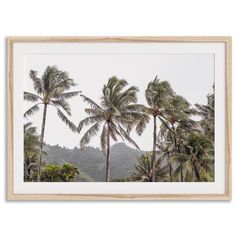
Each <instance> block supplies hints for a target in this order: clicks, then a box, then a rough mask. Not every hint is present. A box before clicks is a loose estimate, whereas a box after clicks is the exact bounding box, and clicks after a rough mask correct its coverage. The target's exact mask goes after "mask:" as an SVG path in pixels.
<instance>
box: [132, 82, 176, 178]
mask: <svg viewBox="0 0 236 236" xmlns="http://www.w3.org/2000/svg"><path fill="white" fill-rule="evenodd" d="M172 95H173V90H172V88H171V86H170V84H169V82H167V81H160V80H159V79H158V78H157V77H156V78H155V79H154V80H153V81H152V82H150V83H149V84H148V86H147V89H146V90H145V97H146V101H147V104H148V106H146V107H145V108H144V109H143V113H144V114H146V116H143V118H142V119H141V120H140V122H139V123H138V125H137V127H136V131H137V133H138V134H139V135H141V134H142V132H143V131H144V129H145V127H146V124H147V123H148V122H149V120H150V117H152V119H153V150H152V154H153V157H152V163H151V166H152V181H153V182H154V181H155V167H156V165H155V162H156V156H157V118H159V119H160V121H161V122H163V121H164V119H163V116H164V111H165V109H166V107H167V105H168V100H169V98H170V97H171V96H172Z"/></svg>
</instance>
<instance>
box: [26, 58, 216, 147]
mask: <svg viewBox="0 0 236 236" xmlns="http://www.w3.org/2000/svg"><path fill="white" fill-rule="evenodd" d="M48 65H50V66H53V65H56V66H57V67H58V69H60V70H65V71H67V72H68V73H69V75H70V77H71V78H73V79H74V80H75V82H76V83H77V84H78V85H77V86H76V87H74V88H73V89H71V91H73V90H82V93H83V94H84V95H86V96H88V97H90V98H91V99H93V100H95V101H96V102H99V98H100V96H101V90H102V87H103V85H104V84H105V83H106V82H107V81H108V78H109V77H112V76H117V77H118V78H120V79H126V80H127V81H128V83H129V85H135V86H137V87H138V88H139V90H140V92H139V93H138V103H142V104H146V101H145V96H144V92H145V89H146V87H147V84H148V83H149V82H150V81H152V80H153V79H154V78H155V76H156V75H158V77H159V78H160V79H161V80H167V81H169V83H170V84H171V86H172V88H173V89H174V91H175V92H176V93H177V94H179V95H181V96H183V97H185V98H186V99H187V100H188V101H189V102H190V103H191V104H192V105H193V104H195V103H200V104H206V102H207V99H206V96H207V94H208V93H210V92H212V85H213V83H214V56H213V55H210V54H199V55H198V54H174V55H172V54H166V55H164V54H159V55H150V54H140V55H132V54H123V55H121V54H114V55H109V54H96V55H78V54H75V55H73V54H58V55H50V54H48V55H40V54H39V55H26V56H25V58H24V91H28V92H33V93H34V90H33V84H32V81H31V79H29V76H28V74H29V71H30V70H31V69H32V70H36V71H38V76H41V75H42V73H43V72H44V70H45V69H46V67H47V66H48ZM68 101H69V103H70V105H71V110H72V116H71V117H70V119H71V120H72V121H73V122H74V123H75V124H76V125H78V124H79V122H80V120H82V119H83V118H85V113H84V109H85V108H86V107H89V106H88V104H87V103H85V102H83V100H82V98H81V97H80V96H77V97H75V98H73V99H70V100H68ZM30 105H33V104H30V103H29V102H24V111H26V109H27V108H29V107H30ZM42 112H43V110H42V107H41V109H40V111H38V112H37V113H35V114H34V115H33V116H31V117H30V118H28V120H26V119H25V120H24V123H26V122H28V121H31V122H33V125H34V126H36V127H37V129H38V133H40V129H41V122H42ZM86 130H87V129H84V130H83V131H82V133H81V134H76V133H72V131H71V130H70V129H69V128H68V127H67V126H66V125H65V124H64V123H63V122H62V121H61V120H60V118H59V117H58V116H57V113H56V110H55V108H53V107H49V109H48V113H47V120H46V129H45V139H44V141H45V142H46V143H48V144H50V145H56V144H59V145H60V146H66V147H68V148H73V147H75V146H77V147H79V142H80V139H81V137H82V134H83V133H84V132H85V131H86ZM152 132H153V131H152V121H150V123H149V125H148V126H147V128H146V130H145V131H144V133H143V135H142V136H138V135H137V134H135V132H132V133H131V137H132V138H133V139H134V140H135V141H136V143H137V144H138V145H139V147H140V149H142V150H151V149H152ZM120 141H121V140H120ZM126 144H128V143H126ZM99 145H100V137H99V136H95V137H93V138H92V140H91V142H90V144H89V146H94V147H99ZM128 145H129V144H128Z"/></svg>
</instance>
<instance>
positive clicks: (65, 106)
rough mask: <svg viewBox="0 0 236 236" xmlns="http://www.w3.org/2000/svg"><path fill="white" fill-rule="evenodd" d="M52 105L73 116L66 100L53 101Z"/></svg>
mask: <svg viewBox="0 0 236 236" xmlns="http://www.w3.org/2000/svg"><path fill="white" fill-rule="evenodd" d="M51 103H52V104H53V105H55V106H56V107H58V106H59V107H61V108H62V109H63V110H64V111H65V112H66V113H67V114H68V115H71V109H70V105H69V103H68V102H67V101H65V100H64V99H58V100H51Z"/></svg>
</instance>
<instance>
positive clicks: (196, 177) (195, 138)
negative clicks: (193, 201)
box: [172, 133, 214, 182]
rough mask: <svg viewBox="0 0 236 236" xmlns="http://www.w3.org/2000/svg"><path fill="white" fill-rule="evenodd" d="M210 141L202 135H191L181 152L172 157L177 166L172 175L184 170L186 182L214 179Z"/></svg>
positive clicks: (210, 180)
mask: <svg viewBox="0 0 236 236" xmlns="http://www.w3.org/2000/svg"><path fill="white" fill-rule="evenodd" d="M213 153H214V151H213V146H212V143H211V140H210V139H209V138H208V137H206V136H205V135H202V134H197V133H191V134H189V136H188V138H187V140H186V141H185V143H184V144H183V145H182V148H181V151H180V152H178V153H174V154H173V155H172V159H173V160H177V162H178V163H179V166H178V167H177V168H176V170H175V173H174V175H175V176H178V175H179V173H180V172H181V171H182V170H185V179H186V180H187V181H191V182H195V181H198V182H199V181H206V182H212V181H213V179H214V155H213Z"/></svg>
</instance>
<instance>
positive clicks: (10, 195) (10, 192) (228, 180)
mask: <svg viewBox="0 0 236 236" xmlns="http://www.w3.org/2000/svg"><path fill="white" fill-rule="evenodd" d="M70 42H81V43H82V42H92V43H98V42H106V43H108V42H119V43H122V42H124V43H127V42H132V43H140V42H149V43H152V42H180V43H188V42H195V43H206V42H210V43H211V42H221V43H224V44H225V49H226V50H225V52H226V53H225V68H226V69H225V73H226V74H225V78H226V81H225V83H226V96H225V101H226V107H225V114H226V128H225V137H226V146H225V161H226V165H225V173H226V174H225V193H224V194H36V195H35V194H15V193H14V189H13V162H14V160H13V115H14V114H13V56H14V55H13V53H14V51H13V44H14V43H70ZM7 46H8V69H7V70H8V72H7V77H8V78H7V79H8V80H7V156H8V161H7V164H8V168H7V199H8V200H231V198H232V176H231V175H232V174H231V172H232V171H231V167H232V165H231V106H232V104H231V99H232V95H231V79H232V78H231V77H232V39H231V37H224V36H213V37H212V36H211V37H206V36H204V37H202V36H198V37H195V36H180V37H176V36H174V37H169V36H168V37H90V36H89V37H74V36H71V37H70V36H69V37H60V36H59V37H54V36H53V37H48V36H47V37H9V38H7Z"/></svg>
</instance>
